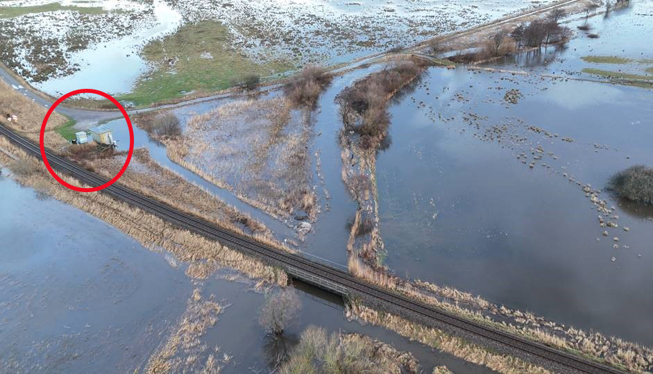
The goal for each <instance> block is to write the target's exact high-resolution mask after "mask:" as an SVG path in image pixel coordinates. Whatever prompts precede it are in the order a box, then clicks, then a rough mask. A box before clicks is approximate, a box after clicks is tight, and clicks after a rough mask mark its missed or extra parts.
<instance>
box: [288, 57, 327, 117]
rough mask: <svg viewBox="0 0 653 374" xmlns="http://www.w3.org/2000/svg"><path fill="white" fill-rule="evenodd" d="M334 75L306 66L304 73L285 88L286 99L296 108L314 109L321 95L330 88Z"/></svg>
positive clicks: (315, 67) (319, 68)
mask: <svg viewBox="0 0 653 374" xmlns="http://www.w3.org/2000/svg"><path fill="white" fill-rule="evenodd" d="M332 79H333V75H331V74H330V73H329V72H327V71H326V69H324V68H321V67H319V66H313V65H309V66H306V67H305V68H304V69H303V70H302V72H301V73H300V74H299V75H298V76H296V77H295V78H294V79H293V80H292V81H291V82H290V83H288V84H287V85H286V86H285V92H286V97H287V98H288V99H289V100H290V102H291V103H293V105H294V106H296V107H300V106H305V107H308V108H313V107H314V106H315V104H317V99H318V98H319V97H320V93H322V91H323V90H324V89H325V88H326V87H328V86H329V83H331V80H332Z"/></svg>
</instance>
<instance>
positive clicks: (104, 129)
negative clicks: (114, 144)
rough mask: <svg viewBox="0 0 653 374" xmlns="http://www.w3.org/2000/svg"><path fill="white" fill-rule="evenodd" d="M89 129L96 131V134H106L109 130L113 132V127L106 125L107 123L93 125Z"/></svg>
mask: <svg viewBox="0 0 653 374" xmlns="http://www.w3.org/2000/svg"><path fill="white" fill-rule="evenodd" d="M89 130H90V131H91V132H94V133H96V134H104V133H107V132H111V129H110V128H109V127H107V126H105V125H100V126H95V127H91V128H90V129H89Z"/></svg>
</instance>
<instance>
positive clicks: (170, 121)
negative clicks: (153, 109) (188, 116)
mask: <svg viewBox="0 0 653 374" xmlns="http://www.w3.org/2000/svg"><path fill="white" fill-rule="evenodd" d="M151 132H152V134H154V135H156V136H159V137H168V138H172V139H174V138H177V137H179V136H181V125H180V123H179V118H177V116H175V115H174V113H171V112H166V113H163V114H160V115H158V116H156V117H155V118H154V121H153V123H152V127H151Z"/></svg>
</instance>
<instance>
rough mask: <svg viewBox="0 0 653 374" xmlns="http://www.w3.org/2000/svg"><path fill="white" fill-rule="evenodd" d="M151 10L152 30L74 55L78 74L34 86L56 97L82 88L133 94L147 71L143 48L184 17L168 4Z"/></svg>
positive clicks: (157, 2) (159, 0) (160, 3)
mask: <svg viewBox="0 0 653 374" xmlns="http://www.w3.org/2000/svg"><path fill="white" fill-rule="evenodd" d="M152 9H153V13H154V18H155V21H154V25H153V26H152V27H147V28H144V29H142V30H139V31H137V32H136V33H134V34H132V35H128V36H126V37H123V38H119V39H114V40H111V41H108V42H104V43H100V44H98V45H95V46H94V47H92V48H89V49H85V50H82V51H79V52H75V53H73V58H72V59H71V61H72V63H77V64H79V66H80V70H79V71H77V72H75V73H74V74H71V75H68V76H65V77H58V78H52V79H48V80H47V81H45V82H42V83H34V84H33V85H34V86H35V87H36V88H37V89H39V90H41V91H43V92H46V93H48V94H50V95H53V96H57V97H58V96H60V95H63V94H65V93H68V92H70V91H73V90H78V89H82V88H93V89H96V90H100V91H103V92H106V93H109V94H112V95H115V94H120V93H129V92H131V90H132V87H133V85H134V83H135V82H136V80H137V79H138V77H139V76H140V75H141V74H143V73H145V72H146V71H147V68H148V66H147V64H146V62H145V61H143V59H142V58H141V56H140V52H141V48H142V46H143V45H144V44H146V43H147V41H149V40H153V39H156V38H159V37H161V36H164V35H166V34H169V33H171V32H173V31H174V30H176V28H177V27H178V26H179V25H180V24H181V22H182V16H181V14H180V13H179V12H178V11H176V10H174V9H173V8H172V7H171V6H170V5H168V4H167V3H166V2H165V1H162V0H155V1H154V3H153V5H152ZM91 98H94V97H92V96H91Z"/></svg>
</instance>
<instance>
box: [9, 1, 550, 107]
mask: <svg viewBox="0 0 653 374" xmlns="http://www.w3.org/2000/svg"><path fill="white" fill-rule="evenodd" d="M550 3H552V2H551V1H548V0H547V1H538V2H530V1H523V0H497V1H492V2H482V3H481V4H477V3H476V2H475V1H469V0H460V1H456V2H450V1H447V2H442V1H440V0H429V1H424V2H418V3H415V2H411V1H399V2H388V1H383V2H345V1H338V2H331V1H304V2H288V1H276V0H269V1H259V2H250V1H228V2H227V1H217V2H208V3H207V2H205V1H184V2H174V1H164V0H156V1H154V2H151V3H143V2H137V1H130V0H120V1H111V2H94V1H91V2H87V1H63V2H61V5H59V3H44V2H42V1H39V0H30V1H24V0H23V1H14V0H12V1H4V2H3V4H2V7H0V30H1V31H2V33H0V35H2V37H0V38H1V39H0V40H2V42H3V43H2V46H0V58H1V59H2V62H3V63H4V64H5V65H7V66H8V67H9V68H11V69H12V70H14V72H16V73H18V74H19V75H21V76H22V77H24V78H25V79H27V80H28V82H30V83H32V84H33V85H34V86H35V87H36V88H38V89H39V90H42V91H44V92H46V93H48V94H50V95H54V96H58V95H61V94H63V93H66V92H69V91H71V90H73V89H79V88H95V89H99V90H102V91H105V92H108V93H110V94H114V95H118V94H122V95H121V96H120V97H121V99H122V100H123V101H125V102H130V103H133V104H136V105H147V104H151V103H154V102H157V101H161V100H167V99H171V98H178V97H183V96H185V95H188V94H193V93H195V92H196V91H197V92H201V91H205V92H206V91H215V90H219V89H224V88H227V87H229V86H232V85H233V84H234V82H235V81H238V80H240V79H242V78H243V77H245V76H246V75H247V74H257V75H260V76H261V77H264V78H271V77H273V76H276V75H277V74H280V73H285V72H288V71H294V70H296V69H298V68H300V67H302V66H304V65H306V64H309V63H318V64H321V65H325V66H334V65H338V64H341V63H346V62H349V61H351V60H353V59H356V58H360V57H364V56H367V55H370V54H375V53H380V52H384V51H386V50H388V49H391V48H394V47H400V46H408V45H411V44H414V43H416V42H420V41H423V40H426V39H428V38H430V37H432V36H434V35H440V34H444V33H450V32H454V31H459V30H462V29H467V28H470V27H473V26H477V25H480V24H482V23H485V22H489V21H493V20H496V19H498V18H501V17H504V16H506V15H508V14H511V13H515V12H517V11H520V10H525V9H530V8H534V7H536V6H544V5H548V4H550ZM44 30H48V31H47V32H45V31H44ZM21 35H27V36H29V38H30V39H31V40H33V42H32V43H27V44H24V43H21V40H22V39H21ZM205 35H209V36H208V37H206V36H205ZM226 65H228V66H232V67H231V68H229V69H226V68H225V66H226Z"/></svg>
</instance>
